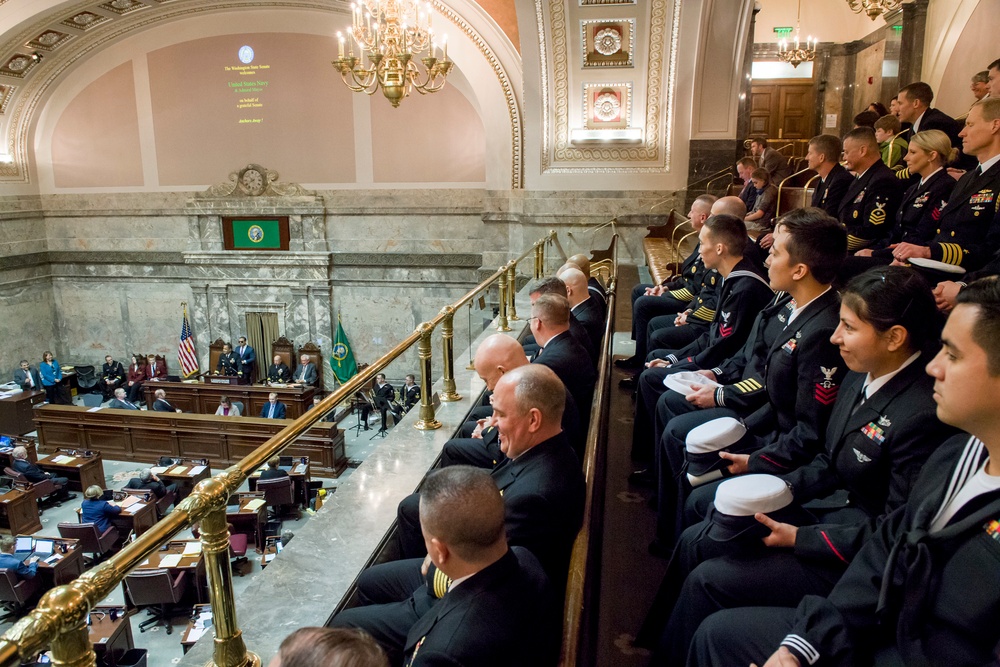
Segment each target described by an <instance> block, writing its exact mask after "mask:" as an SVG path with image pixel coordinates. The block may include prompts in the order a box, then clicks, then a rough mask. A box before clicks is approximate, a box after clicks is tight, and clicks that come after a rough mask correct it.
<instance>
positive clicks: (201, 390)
mask: <svg viewBox="0 0 1000 667" xmlns="http://www.w3.org/2000/svg"><path fill="white" fill-rule="evenodd" d="M157 389H163V390H164V391H166V392H167V401H169V402H170V403H171V404H172V405H173V406H174V407H175V408H179V409H181V410H183V411H185V412H193V413H195V414H201V415H214V414H215V411H216V410H217V409H218V408H219V399H220V398H221V397H222V396H228V397H229V399H230V400H231V401H239V402H240V403H242V404H243V414H244V415H245V416H250V417H256V416H257V415H259V414H260V411H261V408H263V407H264V404H266V403H267V395H268V394H269V393H271V392H274V393H276V394H277V395H278V400H279V401H281V402H282V403H284V404H285V414H286V415H287V416H288V418H289V419H294V418H297V417H301V416H302V415H303V414H305V412H306V410H308V409H309V408H311V407H312V400H313V395H314V394H315V393H316V389H315V388H313V387H266V386H264V385H260V384H258V385H249V384H211V383H206V382H193V383H187V382H147V383H146V385H145V387H144V391H145V392H146V406H147V407H148V408H149V409H150V410H152V409H153V401H155V400H156V397H155V396H154V395H153V392H155V391H156V390H157Z"/></svg>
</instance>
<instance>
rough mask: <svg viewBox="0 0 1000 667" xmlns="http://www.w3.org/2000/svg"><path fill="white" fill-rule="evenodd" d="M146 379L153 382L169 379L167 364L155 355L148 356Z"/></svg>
mask: <svg viewBox="0 0 1000 667" xmlns="http://www.w3.org/2000/svg"><path fill="white" fill-rule="evenodd" d="M146 379H147V380H152V381H153V382H159V381H160V380H166V379H167V362H166V361H164V360H163V357H157V356H156V355H155V354H149V355H146Z"/></svg>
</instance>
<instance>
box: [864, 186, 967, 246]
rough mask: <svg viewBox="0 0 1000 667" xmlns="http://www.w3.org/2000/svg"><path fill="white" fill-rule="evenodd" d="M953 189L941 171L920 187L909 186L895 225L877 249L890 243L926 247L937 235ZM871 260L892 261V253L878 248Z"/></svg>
mask: <svg viewBox="0 0 1000 667" xmlns="http://www.w3.org/2000/svg"><path fill="white" fill-rule="evenodd" d="M954 188H955V179H954V178H952V177H951V176H950V175H949V174H948V171H947V170H945V169H941V170H939V171H937V172H935V173H934V174H932V175H931V177H930V178H928V179H927V180H926V181H925V182H924V183H923V184H921V183H920V182H919V181H918V182H917V183H914V184H913V185H911V186H910V188H909V189H908V190H907V191H906V193H905V194H904V195H903V200H902V202H901V203H900V205H899V210H898V211H897V213H896V225H895V226H894V227H893V228H892V232H891V233H890V235H889V238H888V239H886V240H885V241H884V242H881V243H878V244H876V245H877V246H887V245H889V244H892V243H913V244H916V245H922V246H925V245H927V244H928V243H929V242H930V240H931V239H933V238H934V235H935V233H936V232H937V227H938V223H939V221H940V220H941V213H942V211H943V210H944V207H945V206H946V205H947V204H948V197H949V196H950V195H951V191H952V190H953V189H954ZM872 256H873V257H884V258H886V259H891V258H892V250H890V249H889V248H888V247H881V248H878V249H877V250H875V251H873V252H872Z"/></svg>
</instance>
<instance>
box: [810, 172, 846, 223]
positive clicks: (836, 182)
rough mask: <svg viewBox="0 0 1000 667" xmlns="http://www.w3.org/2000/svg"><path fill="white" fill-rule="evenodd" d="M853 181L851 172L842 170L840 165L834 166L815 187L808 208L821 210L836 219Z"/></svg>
mask: <svg viewBox="0 0 1000 667" xmlns="http://www.w3.org/2000/svg"><path fill="white" fill-rule="evenodd" d="M853 180H854V177H853V176H851V172H849V171H847V170H846V169H844V167H843V166H841V165H840V163H837V164H835V165H834V166H833V169H831V170H830V173H829V174H827V175H826V179H822V178H821V179H820V181H819V183H818V184H817V185H816V190H815V191H814V192H813V197H812V202H810V206H814V207H815V208H821V209H823V210H824V211H826V212H827V214H828V215H829V216H831V217H833V218H836V217H838V215H839V214H840V205H841V204H842V203H843V201H844V195H846V194H847V189H848V188H850V187H851V182H852V181H853Z"/></svg>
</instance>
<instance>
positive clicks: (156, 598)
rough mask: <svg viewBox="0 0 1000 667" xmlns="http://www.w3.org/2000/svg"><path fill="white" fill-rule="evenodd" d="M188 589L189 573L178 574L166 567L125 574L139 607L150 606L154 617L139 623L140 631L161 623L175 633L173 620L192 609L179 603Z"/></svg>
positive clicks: (127, 584) (129, 589) (149, 608)
mask: <svg viewBox="0 0 1000 667" xmlns="http://www.w3.org/2000/svg"><path fill="white" fill-rule="evenodd" d="M186 588H187V572H180V573H179V574H177V575H176V576H175V575H174V574H173V573H172V572H171V571H170V570H167V569H159V570H135V571H134V572H130V573H129V574H128V575H127V576H126V577H125V591H126V592H127V593H128V595H129V597H130V598H132V603H133V604H134V605H135V606H136V607H148V609H147V610H146V612H147V613H148V614H149V615H151V616H152V618H150V619H147V620H145V621H143V622H141V623H140V624H139V632H145V631H146V628H147V627H149V626H150V625H162V626H163V627H164V628H166V630H167V634H168V635H169V634H170V633H171V632H173V627H172V626H171V624H170V619H172V618H173V617H174V616H180V615H181V614H187V613H189V611H190V610H186V609H183V608H181V607H179V606H178V603H179V602H180V601H181V598H182V597H183V596H184V591H185V590H186Z"/></svg>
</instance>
